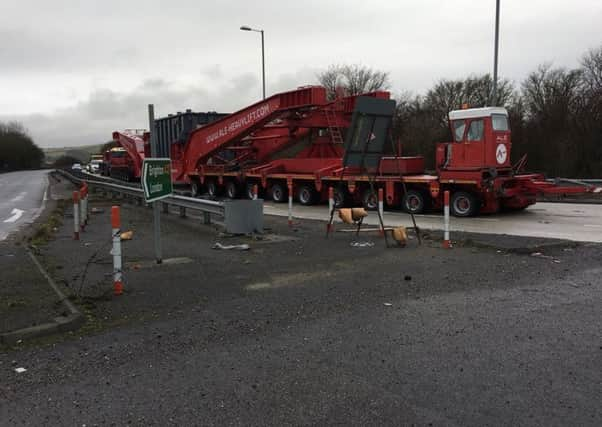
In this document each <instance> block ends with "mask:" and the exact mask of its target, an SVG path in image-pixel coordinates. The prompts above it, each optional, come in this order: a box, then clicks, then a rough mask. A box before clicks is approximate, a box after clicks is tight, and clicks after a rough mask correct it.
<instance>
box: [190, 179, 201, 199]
mask: <svg viewBox="0 0 602 427" xmlns="http://www.w3.org/2000/svg"><path fill="white" fill-rule="evenodd" d="M190 195H191V196H192V197H199V196H200V195H201V183H200V182H198V181H197V180H196V179H193V180H192V183H191V184H190Z"/></svg>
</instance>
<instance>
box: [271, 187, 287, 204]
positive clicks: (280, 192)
mask: <svg viewBox="0 0 602 427" xmlns="http://www.w3.org/2000/svg"><path fill="white" fill-rule="evenodd" d="M270 196H272V200H273V201H275V202H276V203H284V202H286V199H287V197H288V194H287V191H286V187H285V186H284V185H282V184H278V183H277V184H273V185H272V187H271V188H270Z"/></svg>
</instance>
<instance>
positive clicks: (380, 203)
mask: <svg viewBox="0 0 602 427" xmlns="http://www.w3.org/2000/svg"><path fill="white" fill-rule="evenodd" d="M384 213H385V209H384V203H383V189H382V188H379V189H378V214H379V215H380V219H381V220H382V223H379V225H378V227H379V231H378V232H379V233H380V235H381V236H384V235H385V229H384V224H385V219H384V218H385V217H384Z"/></svg>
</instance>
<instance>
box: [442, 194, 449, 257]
mask: <svg viewBox="0 0 602 427" xmlns="http://www.w3.org/2000/svg"><path fill="white" fill-rule="evenodd" d="M443 248H445V249H449V248H451V243H450V241H449V191H447V190H446V191H445V192H444V193H443Z"/></svg>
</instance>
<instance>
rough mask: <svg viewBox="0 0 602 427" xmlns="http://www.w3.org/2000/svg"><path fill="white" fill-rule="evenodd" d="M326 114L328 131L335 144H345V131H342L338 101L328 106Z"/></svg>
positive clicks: (325, 110)
mask: <svg viewBox="0 0 602 427" xmlns="http://www.w3.org/2000/svg"><path fill="white" fill-rule="evenodd" d="M324 114H325V115H326V123H327V124H328V132H329V133H330V137H331V138H332V142H333V143H334V144H341V145H343V143H344V141H343V133H342V132H341V127H340V125H339V123H338V120H337V114H336V103H332V104H331V105H329V106H328V107H326V108H325V109H324Z"/></svg>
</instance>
